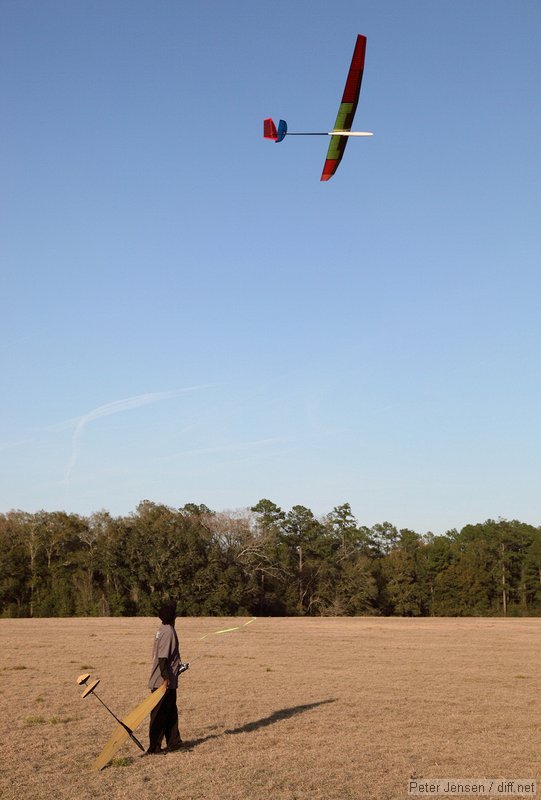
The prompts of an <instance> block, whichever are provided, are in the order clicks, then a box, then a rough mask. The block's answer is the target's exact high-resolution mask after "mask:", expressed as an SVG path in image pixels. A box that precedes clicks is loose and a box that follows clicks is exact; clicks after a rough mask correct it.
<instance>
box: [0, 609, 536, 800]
mask: <svg viewBox="0 0 541 800" xmlns="http://www.w3.org/2000/svg"><path fill="white" fill-rule="evenodd" d="M240 621H243V620H240ZM238 623H239V620H230V619H227V620H224V619H208V618H206V619H201V618H198V619H179V620H177V631H178V633H179V635H180V639H181V652H182V655H183V658H184V660H190V659H194V658H195V657H196V656H199V655H201V654H204V655H203V656H202V657H201V658H199V659H198V660H197V661H194V663H193V665H192V668H191V669H190V670H189V671H188V672H187V673H186V674H185V675H183V676H182V677H181V686H180V692H179V708H180V711H181V733H182V736H183V738H184V739H185V740H187V741H188V742H189V743H190V748H189V749H188V750H187V751H186V752H179V753H173V754H169V755H166V756H154V757H147V758H140V756H139V753H140V751H139V750H138V749H137V748H136V747H135V745H134V744H133V743H131V742H128V743H127V744H125V745H123V747H122V749H121V750H120V751H119V753H118V755H117V758H116V760H115V761H114V762H113V764H112V765H111V766H109V767H108V768H106V769H105V770H103V771H102V772H101V773H99V774H98V773H95V772H93V771H92V769H91V764H92V760H93V758H94V757H95V756H96V755H97V753H98V752H99V751H100V750H101V748H102V747H103V745H104V744H105V741H106V740H107V739H108V737H109V735H110V733H111V732H112V730H113V728H114V726H115V722H114V720H113V719H112V718H111V717H110V716H109V715H108V714H107V712H106V711H105V710H104V709H103V708H102V706H101V705H100V704H99V702H98V701H97V700H96V698H94V697H88V698H86V699H84V700H83V699H81V698H80V693H81V688H80V687H79V686H77V685H76V683H75V679H76V677H77V675H78V674H79V673H81V672H83V671H88V672H90V673H91V674H92V676H93V677H95V678H98V677H99V678H100V679H101V683H100V686H99V687H98V693H99V694H100V696H101V697H102V698H103V700H105V702H106V703H108V705H109V706H110V707H111V708H112V709H113V710H114V711H115V712H116V713H117V714H119V715H125V714H126V713H127V712H128V711H129V710H131V708H132V707H134V706H135V705H137V703H138V702H139V701H140V700H142V699H143V698H144V697H145V695H146V691H147V690H146V681H147V678H148V670H149V663H150V652H151V647H152V639H153V636H154V632H155V630H156V628H157V627H158V624H159V622H158V620H154V619H143V618H137V619H50V620H49V619H48V620H27V619H21V620H0V670H1V672H0V677H1V681H0V699H1V701H2V715H1V721H0V747H1V757H2V766H1V771H0V796H1V797H2V798H4V799H5V800H12V799H15V798H17V800H19V798H21V799H22V798H25V800H64V798H73V800H82V799H84V798H89V799H90V798H98V799H100V800H101V799H102V798H103V800H105V799H106V798H107V800H111V798H113V800H116V798H119V799H120V798H126V799H128V798H129V799H130V800H147V798H148V799H149V800H150V798H152V800H158V799H160V800H172V799H173V798H179V800H190V798H194V800H195V798H197V799H198V800H199V798H201V800H202V799H203V798H205V800H207V799H208V800H218V799H220V800H222V799H223V798H235V799H237V798H238V799H239V800H240V799H241V798H242V800H244V799H246V800H248V798H250V800H252V798H254V799H255V800H259V798H261V799H262V800H263V798H265V799H266V798H272V800H282V799H285V798H288V800H292V799H293V798H313V799H314V800H323V798H325V800H347V798H355V800H360V798H374V800H379V799H380V798H381V799H383V798H389V799H391V798H393V800H394V798H405V797H406V796H407V780H408V779H409V778H410V777H411V776H420V777H421V776H422V777H425V778H428V777H435V778H437V777H442V778H447V777H454V778H468V777H470V778H494V777H500V778H503V777H505V778H509V779H513V778H515V779H516V778H531V779H536V780H538V781H540V780H541V732H540V724H539V716H540V707H539V698H540V696H541V692H540V690H541V669H540V665H541V636H540V632H541V630H540V629H541V624H540V620H538V619H415V620H410V619H388V618H386V619H380V618H368V617H365V618H353V619H344V618H339V619H334V618H324V619H258V620H257V621H256V622H254V623H253V624H252V625H249V626H247V627H246V628H245V629H244V630H242V631H240V632H235V633H230V634H225V635H222V636H217V637H208V638H207V639H205V640H204V641H202V642H199V641H198V639H199V637H200V636H202V635H203V634H205V633H208V632H209V631H213V630H217V629H219V628H220V627H227V626H228V625H234V624H238ZM138 735H139V738H141V740H142V742H143V744H145V745H146V744H147V742H148V723H147V722H146V721H145V722H144V723H143V725H142V726H141V727H140V728H139V729H138ZM540 791H541V786H539V787H538V792H540Z"/></svg>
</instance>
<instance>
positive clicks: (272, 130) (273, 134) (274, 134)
mask: <svg viewBox="0 0 541 800" xmlns="http://www.w3.org/2000/svg"><path fill="white" fill-rule="evenodd" d="M263 136H264V137H265V139H273V140H274V141H276V140H277V139H278V131H277V130H276V125H275V124H274V122H273V121H272V119H271V118H270V117H269V118H268V119H265V120H263Z"/></svg>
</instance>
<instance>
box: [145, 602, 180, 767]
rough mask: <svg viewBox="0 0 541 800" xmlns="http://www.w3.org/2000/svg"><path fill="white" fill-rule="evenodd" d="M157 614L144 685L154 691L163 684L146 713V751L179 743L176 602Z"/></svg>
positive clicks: (171, 748) (174, 747) (170, 748)
mask: <svg viewBox="0 0 541 800" xmlns="http://www.w3.org/2000/svg"><path fill="white" fill-rule="evenodd" d="M158 616H159V617H160V619H161V621H162V624H161V627H160V628H159V630H158V631H157V632H156V636H155V637H154V646H153V648H152V668H151V671H150V678H149V681H148V687H149V689H150V690H151V691H153V692H154V691H156V689H158V688H159V687H160V686H162V684H164V685H165V686H166V692H165V694H164V696H163V698H162V699H161V700H160V702H159V703H158V705H157V706H156V707H155V708H154V709H153V710H152V712H151V715H150V728H149V738H150V743H149V746H148V750H147V753H148V754H149V755H155V754H158V753H164V752H169V753H170V752H173V751H174V750H180V748H181V747H182V739H181V738H180V733H179V730H178V710H177V685H178V673H179V669H180V666H181V661H180V651H179V644H178V636H177V632H176V631H175V619H176V616H177V608H176V603H167V604H166V605H163V606H162V607H161V608H160V610H159V612H158ZM164 737H165V741H166V744H167V750H165V751H164V750H162V741H163V739H164Z"/></svg>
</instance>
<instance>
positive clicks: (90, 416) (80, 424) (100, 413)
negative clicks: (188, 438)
mask: <svg viewBox="0 0 541 800" xmlns="http://www.w3.org/2000/svg"><path fill="white" fill-rule="evenodd" d="M208 386H210V384H202V385H200V386H188V387H187V388H185V389H178V390H177V391H173V392H148V393H147V394H137V395H134V396H133V397H126V398H125V399H124V400H115V401H114V402H113V403H106V404H105V405H103V406H98V407H97V408H93V409H92V411H88V412H87V413H86V414H83V416H82V417H78V418H77V420H76V425H75V430H74V431H73V436H72V438H71V457H70V460H69V462H68V465H67V467H66V477H65V482H66V483H69V480H70V477H71V473H72V471H73V468H74V466H75V464H76V462H77V457H78V455H79V440H80V438H81V434H82V432H83V430H84V429H85V427H86V426H87V425H88V423H89V422H93V421H94V420H95V419H100V418H101V417H109V416H110V415H111V414H121V413H122V412H123V411H130V410H131V409H132V408H139V407H140V406H148V405H149V404H150V403H157V402H158V401H159V400H169V399H171V398H172V397H177V396H178V395H180V394H184V392H193V391H195V390H196V389H205V388H207V387H208Z"/></svg>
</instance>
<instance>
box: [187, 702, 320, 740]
mask: <svg viewBox="0 0 541 800" xmlns="http://www.w3.org/2000/svg"><path fill="white" fill-rule="evenodd" d="M328 703H336V698H330V699H329V700H319V701H318V702H317V703H305V704H304V705H302V706H292V707H291V708H281V709H280V710H279V711H273V713H272V714H269V716H268V717H262V718H261V719H257V720H254V722H246V723H245V724H244V725H241V726H240V727H238V728H228V729H227V730H225V731H223V733H211V734H209V735H208V736H202V737H201V738H200V739H191V740H187V741H185V742H184V748H183V749H186V750H191V749H192V748H194V747H197V746H198V745H200V744H203V742H208V741H209V740H210V739H219V738H220V737H221V736H230V735H233V734H235V733H251V732H252V731H257V730H258V729H259V728H266V727H267V725H274V723H275V722H280V721H281V720H283V719H290V717H295V716H296V715H297V714H304V712H305V711H310V710H311V709H312V708H317V707H318V706H324V705H327V704H328Z"/></svg>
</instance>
